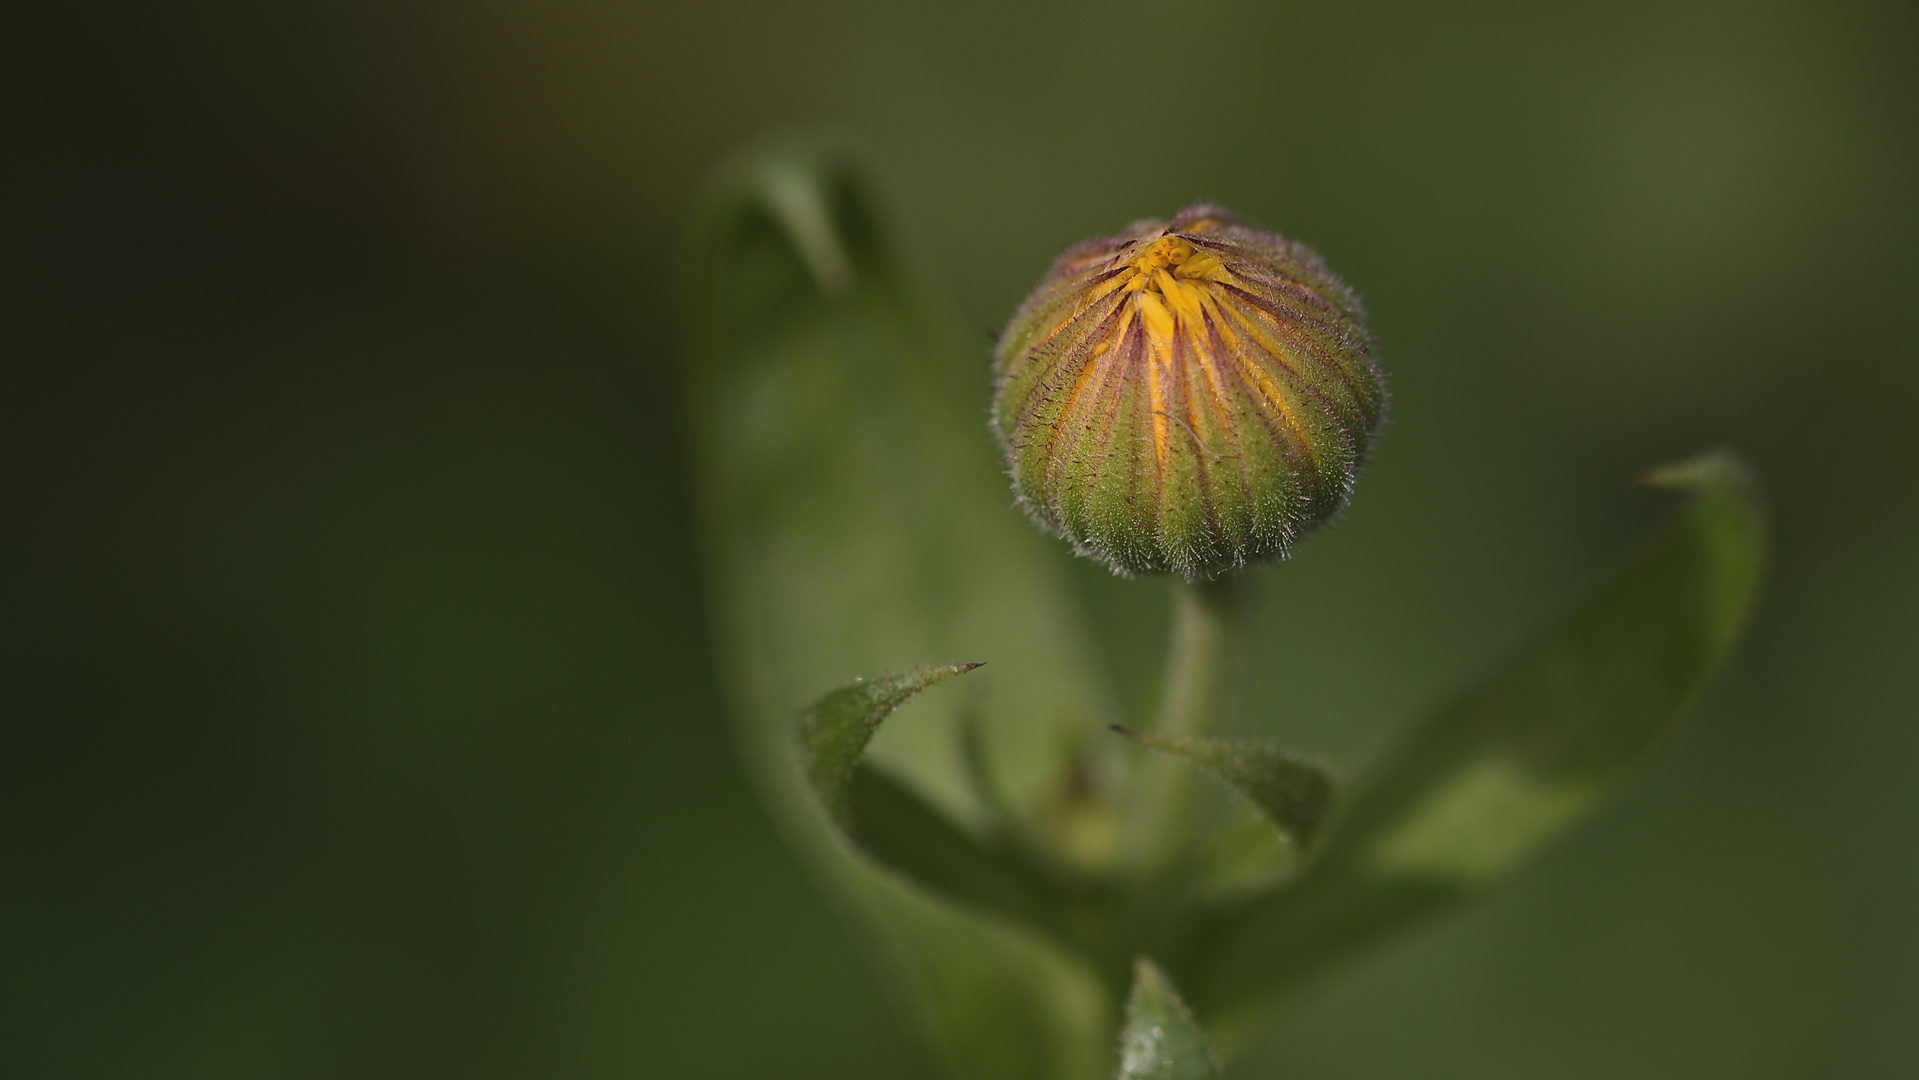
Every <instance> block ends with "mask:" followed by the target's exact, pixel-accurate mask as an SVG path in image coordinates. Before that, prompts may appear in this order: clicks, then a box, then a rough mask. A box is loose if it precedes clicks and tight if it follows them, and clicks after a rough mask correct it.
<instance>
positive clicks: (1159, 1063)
mask: <svg viewBox="0 0 1919 1080" xmlns="http://www.w3.org/2000/svg"><path fill="white" fill-rule="evenodd" d="M1116 1075H1117V1080H1213V1078H1215V1077H1217V1076H1219V1063H1218V1061H1217V1060H1215V1059H1214V1057H1213V1051H1212V1049H1211V1048H1210V1047H1209V1046H1207V1045H1206V1033H1205V1032H1204V1031H1202V1030H1200V1026H1199V1024H1198V1022H1197V1021H1195V1020H1194V1019H1193V1011H1192V1010H1191V1009H1189V1008H1187V1007H1186V1002H1184V1001H1182V1000H1180V996H1179V993H1178V991H1176V990H1174V989H1173V982H1172V980H1171V979H1168V978H1167V977H1166V973H1165V972H1163V971H1161V970H1160V969H1159V966H1158V965H1156V964H1154V963H1153V962H1152V961H1151V960H1148V959H1146V958H1145V957H1143V956H1142V957H1140V958H1139V959H1138V960H1136V961H1134V963H1133V992H1132V993H1131V994H1130V995H1128V996H1127V998H1126V1026H1125V1027H1124V1028H1122V1029H1121V1031H1120V1036H1119V1072H1118V1073H1117V1074H1116Z"/></svg>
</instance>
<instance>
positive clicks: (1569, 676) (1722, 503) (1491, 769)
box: [1179, 453, 1764, 1018]
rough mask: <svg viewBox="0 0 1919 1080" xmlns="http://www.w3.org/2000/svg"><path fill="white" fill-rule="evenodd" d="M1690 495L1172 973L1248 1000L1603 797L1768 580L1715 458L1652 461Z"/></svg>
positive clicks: (1443, 897)
mask: <svg viewBox="0 0 1919 1080" xmlns="http://www.w3.org/2000/svg"><path fill="white" fill-rule="evenodd" d="M1648 481H1649V482H1650V483H1653V484H1656V485H1659V486H1666V487H1675V488H1681V489H1687V490H1690V491H1691V493H1692V496H1693V497H1692V500H1691V503H1690V505H1688V506H1687V507H1686V508H1685V509H1684V510H1683V511H1682V512H1681V513H1680V514H1679V515H1678V517H1677V519H1676V520H1675V521H1674V522H1673V523H1672V524H1671V525H1670V526H1668V527H1667V528H1666V529H1665V530H1664V531H1663V532H1662V533H1661V534H1660V535H1658V536H1657V537H1656V538H1655V539H1654V540H1653V541H1652V542H1651V543H1650V544H1648V545H1647V546H1646V547H1644V548H1643V549H1641V550H1640V551H1639V552H1638V553H1637V555H1635V556H1634V557H1633V558H1632V559H1630V560H1629V561H1628V562H1626V563H1625V564H1624V565H1623V566H1621V567H1620V568H1619V569H1618V570H1617V571H1616V572H1615V573H1614V574H1613V575H1612V576H1611V577H1610V578H1608V579H1607V580H1606V581H1604V582H1603V583H1602V584H1601V585H1600V586H1599V587H1598V588H1597V589H1596V590H1595V591H1594V592H1593V593H1591V594H1590V595H1589V596H1588V597H1587V598H1586V599H1585V600H1584V601H1583V602H1582V603H1580V604H1579V605H1578V606H1577V607H1576V608H1574V609H1573V611H1572V612H1571V613H1570V614H1568V615H1567V616H1565V617H1564V618H1562V619H1561V620H1560V621H1559V622H1558V623H1556V624H1554V625H1553V626H1551V627H1549V628H1548V629H1547V630H1546V631H1545V632H1543V633H1542V634H1540V635H1539V636H1538V637H1537V638H1535V639H1534V640H1533V642H1532V643H1531V644H1529V645H1527V646H1525V647H1524V648H1522V649H1520V650H1519V652H1518V653H1517V655H1515V656H1513V657H1512V658H1511V659H1510V660H1509V661H1508V662H1507V663H1505V664H1504V665H1503V666H1501V667H1500V668H1498V669H1497V670H1496V671H1494V672H1493V673H1492V674H1491V675H1490V676H1488V677H1487V678H1485V679H1484V680H1482V681H1481V682H1480V683H1479V684H1478V685H1476V686H1474V687H1472V688H1471V689H1470V690H1468V691H1467V692H1466V693H1465V694H1464V695H1462V696H1461V697H1459V698H1458V699H1457V700H1455V701H1454V702H1453V703H1452V704H1451V705H1450V706H1448V707H1447V708H1445V709H1443V710H1441V711H1440V712H1439V713H1438V714H1437V715H1435V716H1434V717H1432V718H1431V719H1430V720H1428V721H1427V722H1425V723H1423V724H1421V725H1419V726H1417V727H1415V728H1413V729H1412V730H1411V731H1410V732H1409V733H1408V734H1407V736H1406V737H1405V738H1404V739H1402V740H1401V741H1400V742H1399V743H1398V744H1397V745H1395V746H1394V747H1392V748H1391V750H1390V751H1389V752H1388V753H1386V754H1385V755H1384V756H1383V757H1382V758H1380V759H1379V760H1378V761H1376V762H1374V763H1373V765H1372V767H1371V768H1370V769H1367V770H1364V771H1362V772H1361V773H1360V774H1359V775H1358V776H1357V777H1356V779H1355V782H1354V783H1353V784H1352V785H1351V787H1350V788H1349V790H1350V791H1351V795H1350V796H1349V798H1348V801H1347V804H1346V808H1345V810H1344V812H1343V814H1342V816H1341V817H1340V819H1339V820H1338V821H1337V822H1336V823H1335V827H1334V830H1333V832H1332V834H1331V835H1330V836H1329V837H1328V839H1327V840H1326V842H1325V843H1324V844H1323V845H1322V848H1321V850H1320V852H1319V856H1318V858H1317V859H1316V860H1315V862H1314V863H1313V864H1312V865H1311V867H1310V868H1309V870H1308V872H1307V873H1305V874H1304V875H1303V876H1302V877H1300V878H1299V879H1297V881H1296V882H1294V883H1292V884H1291V885H1289V886H1288V887H1286V888H1283V889H1281V890H1280V891H1277V892H1275V893H1271V894H1268V895H1266V896H1264V897H1260V898H1255V899H1252V900H1249V901H1246V902H1244V903H1242V904H1239V905H1236V906H1234V907H1232V908H1228V909H1226V910H1224V911H1221V912H1219V913H1218V914H1217V915H1215V916H1214V917H1212V918H1211V919H1210V920H1209V921H1208V922H1207V924H1206V925H1204V926H1203V927H1202V928H1201V930H1200V932H1199V933H1198V935H1197V940H1196V943H1195V945H1194V948H1193V950H1192V951H1191V952H1190V953H1188V954H1186V956H1185V958H1184V959H1185V960H1186V961H1187V962H1186V963H1185V964H1184V965H1182V967H1181V968H1180V969H1179V970H1180V973H1181V979H1182V982H1183V983H1184V985H1185V986H1186V987H1187V988H1188V990H1189V991H1190V992H1191V994H1192V996H1193V1000H1194V1001H1195V1002H1197V1003H1198V1004H1199V1005H1200V1007H1201V1008H1203V1009H1206V1010H1208V1013H1209V1015H1212V1016H1215V1017H1216V1018H1220V1017H1223V1015H1224V1014H1226V1013H1228V1012H1229V1011H1235V1010H1236V1011H1237V1012H1236V1015H1237V1016H1239V1017H1243V1018H1250V1016H1251V1013H1250V1011H1249V1010H1251V1009H1252V1008H1254V1007H1256V1006H1257V1005H1258V1004H1259V1003H1262V1002H1264V1001H1266V1000H1268V999H1270V998H1272V997H1274V996H1276V995H1277V994H1280V993H1282V992H1284V991H1286V990H1288V989H1290V988H1292V987H1293V986H1295V985H1296V984H1297V983H1298V982H1299V981H1301V980H1302V979H1304V978H1305V977H1306V976H1308V975H1311V974H1313V973H1315V972H1317V971H1319V970H1320V969H1323V968H1325V967H1326V966H1328V965H1329V964H1331V963H1333V962H1335V961H1337V960H1339V959H1341V958H1343V957H1346V956H1348V955H1350V954H1351V953H1353V952H1354V951H1355V950H1357V949H1360V948H1362V947H1364V946H1365V945H1367V944H1370V943H1372V942H1374V941H1376V940H1378V939H1379V938H1381V937H1382V936H1384V935H1386V934H1388V933H1390V932H1392V931H1395V930H1398V929H1400V928H1402V927H1404V926H1406V925H1408V924H1410V923H1413V922H1415V921H1417V920H1419V919H1421V918H1424V917H1427V916H1429V915H1431V914H1432V913H1434V912H1436V911H1438V910H1440V909H1442V908H1444V907H1445V906H1446V905H1448V904H1449V903H1451V902H1453V901H1455V900H1457V899H1459V898H1461V897H1463V896H1465V895H1468V894H1470V893H1472V892H1474V891H1476V890H1478V889H1479V888H1481V887H1483V886H1484V885H1486V884H1487V883H1488V882H1490V881H1491V880H1493V879H1494V878H1495V877H1497V876H1498V875H1499V874H1501V873H1503V872H1504V871H1506V870H1507V869H1509V868H1510V867H1512V866H1513V865H1514V864H1515V863H1517V862H1518V861H1519V860H1520V859H1522V858H1523V857H1525V856H1526V855H1528V854H1530V853H1531V852H1533V851H1535V850H1537V849H1538V848H1539V847H1540V846H1541V845H1543V844H1545V843H1546V842H1547V841H1549V840H1550V839H1552V838H1553V837H1554V836H1556V835H1558V834H1559V833H1561V832H1562V831H1564V830H1565V829H1566V828H1567V827H1569V826H1570V825H1572V824H1573V823H1574V822H1575V821H1577V820H1578V819H1579V818H1581V817H1583V816H1584V815H1585V814H1586V813H1587V812H1588V811H1590V810H1591V809H1592V808H1593V807H1594V806H1595V805H1597V804H1598V803H1599V802H1600V801H1601V800H1603V799H1604V798H1606V797H1607V796H1608V795H1609V794H1611V793H1612V791H1613V790H1614V789H1616V788H1617V787H1618V786H1619V784H1620V783H1621V782H1622V781H1623V780H1624V779H1625V778H1626V776H1627V775H1628V774H1629V773H1630V772H1631V770H1632V768H1633V767H1634V766H1635V765H1636V764H1637V763H1638V762H1639V760H1640V759H1641V758H1642V757H1643V756H1644V755H1645V753H1646V752H1647V751H1648V749H1650V748H1651V747H1652V746H1653V745H1654V744H1655V743H1656V742H1657V741H1658V740H1659V737H1660V736H1661V735H1663V734H1664V733H1665V732H1666V731H1667V730H1669V729H1670V728H1671V727H1672V726H1673V724H1674V722H1675V721H1677V720H1678V719H1679V718H1680V717H1681V716H1682V715H1683V714H1684V713H1685V711H1686V709H1687V707H1688V706H1689V705H1690V704H1691V703H1692V701H1693V700H1694V699H1695V698H1696V697H1697V696H1698V694H1699V691H1700V689H1701V688H1702V687H1703V686H1704V685H1705V683H1706V681H1707V680H1708V679H1709V678H1710V677H1711V675H1712V674H1713V672H1714V671H1715V670H1717V669H1718V667H1719V666H1720V664H1721V663H1722V662H1723V661H1724V660H1725V658H1726V657H1727V655H1728V654H1729V652H1730V651H1731V649H1732V646H1733V643H1734V641H1735V639H1736V638H1737V637H1738V634H1739V631H1740V628H1741V626H1742V625H1743V624H1744V621H1745V618H1746V613H1747V610H1748V608H1749V607H1750V604H1751V601H1752V597H1753V594H1754V592H1755V589H1756V587H1757V585H1758V582H1759V576H1760V569H1761V564H1762V561H1763V552H1764V527H1763V520H1762V514H1761V510H1760V507H1759V502H1758V499H1757V497H1756V495H1755V492H1754V487H1753V484H1752V482H1751V480H1750V479H1749V475H1748V473H1747V471H1746V469H1745V467H1744V466H1743V465H1742V464H1741V463H1740V462H1739V461H1738V460H1737V459H1736V458H1734V457H1732V456H1731V455H1730V454H1726V453H1714V454H1709V455H1706V456H1703V457H1700V458H1696V459H1694V460H1692V461H1688V462H1682V463H1680V464H1678V465H1675V466H1669V467H1666V468H1663V469H1659V470H1655V471H1654V472H1653V473H1651V474H1649V475H1648Z"/></svg>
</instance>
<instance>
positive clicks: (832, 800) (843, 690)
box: [793, 664, 980, 828]
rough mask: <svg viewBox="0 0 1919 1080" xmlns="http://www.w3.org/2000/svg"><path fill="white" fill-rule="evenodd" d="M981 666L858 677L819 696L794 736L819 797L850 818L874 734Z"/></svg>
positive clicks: (797, 722) (832, 811) (838, 816)
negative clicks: (856, 781)
mask: <svg viewBox="0 0 1919 1080" xmlns="http://www.w3.org/2000/svg"><path fill="white" fill-rule="evenodd" d="M979 666H980V665H979V664H945V665H942V666H940V667H925V668H919V669H917V670H914V671H908V672H905V673H903V674H899V675H882V676H880V677H878V678H875V679H855V680H853V681H852V682H850V683H847V684H846V685H845V686H840V687H835V688H834V689H832V690H828V691H827V692H826V693H824V694H821V695H820V696H819V697H817V698H815V699H813V700H812V701H811V702H809V703H808V704H807V705H806V706H805V707H803V708H802V709H800V711H799V714H798V715H797V716H796V717H795V718H794V722H793V735H794V740H795V741H796V742H797V743H798V745H799V753H800V762H801V764H802V766H803V767H804V768H805V770H806V780H807V783H809V784H811V785H812V787H813V795H814V797H815V798H817V799H819V801H820V806H821V807H822V808H823V809H825V811H826V812H827V814H828V815H829V816H831V817H832V818H833V820H834V821H835V822H837V823H839V825H840V826H841V827H842V828H844V827H845V826H846V822H847V801H848V800H847V791H848V789H850V788H851V787H852V784H853V772H854V770H855V769H856V768H857V767H858V766H859V763H860V757H861V756H862V755H864V754H865V753H866V744H867V743H869V742H872V741H873V733H874V732H876V731H878V730H879V728H880V724H881V723H883V722H885V720H886V718H887V717H889V716H891V715H893V710H895V709H897V708H899V707H900V706H901V705H904V704H906V703H907V702H908V701H911V700H912V699H913V698H914V697H916V696H918V694H919V692H920V691H922V690H924V689H926V688H927V687H929V686H934V685H937V684H939V683H942V682H945V681H946V680H947V679H950V678H952V677H953V676H955V675H959V674H963V673H965V672H968V671H972V670H973V669H974V668H977V667H979Z"/></svg>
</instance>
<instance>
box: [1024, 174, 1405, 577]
mask: <svg viewBox="0 0 1919 1080" xmlns="http://www.w3.org/2000/svg"><path fill="white" fill-rule="evenodd" d="M994 383H995V394H994V399H993V428H994V431H995V433H996V434H997V435H998V436H999V440H1000V445H1001V446H1002V448H1003V449H1004V451H1005V454H1006V460H1007V468H1008V471H1009V472H1010V473H1011V475H1012V478H1013V490H1014V492H1015V494H1016V495H1017V496H1018V500H1019V503H1020V505H1021V506H1023V507H1024V508H1025V509H1026V512H1027V513H1028V515H1030V516H1031V517H1032V518H1033V520H1034V521H1035V522H1036V523H1038V524H1039V525H1040V526H1041V527H1042V528H1044V529H1046V530H1048V531H1050V532H1053V533H1056V534H1057V535H1059V536H1062V537H1064V538H1065V539H1067V540H1068V541H1071V543H1072V544H1073V547H1074V548H1075V550H1077V551H1078V552H1079V553H1080V554H1082V555H1087V556H1091V557H1092V558H1095V559H1098V560H1100V561H1101V562H1104V563H1105V564H1106V565H1107V566H1109V567H1111V568H1112V570H1113V572H1114V573H1117V574H1120V575H1123V576H1132V575H1134V574H1151V573H1175V574H1180V575H1182V576H1184V577H1185V578H1186V579H1187V580H1189V581H1194V580H1200V579H1206V578H1211V577H1214V576H1215V575H1218V574H1220V573H1222V572H1226V571H1230V570H1236V569H1238V568H1240V567H1242V566H1244V565H1245V564H1247V563H1249V562H1261V561H1274V560H1279V559H1284V558H1285V557H1286V556H1287V555H1288V554H1290V553H1291V551H1292V547H1293V544H1294V542H1295V541H1296V540H1298V538H1299V537H1300V535H1301V534H1302V533H1304V532H1306V531H1307V530H1309V529H1311V528H1313V527H1314V526H1317V525H1319V524H1320V523H1322V522H1324V521H1325V520H1326V519H1328V518H1330V517H1331V516H1333V515H1334V514H1335V513H1337V512H1338V511H1339V510H1340V508H1341V507H1343V506H1344V505H1345V504H1346V498H1347V496H1348V494H1349V493H1350V492H1351V491H1352V486H1353V481H1354V479H1355V477H1356V476H1357V474H1358V471H1359V468H1360V466H1361V465H1362V464H1363V463H1364V461H1365V459H1366V456H1367V454H1368V452H1369V451H1370V450H1371V448H1372V442H1373V436H1374V434H1375V433H1376V432H1377V431H1378V429H1379V422H1380V418H1381V416H1382V415H1383V414H1384V412H1385V408H1386V386H1385V379H1384V376H1383V375H1382V374H1381V372H1380V370H1379V367H1378V365H1377V364H1376V363H1375V361H1374V359H1373V355H1372V338H1371V336H1370V335H1369V334H1368V333H1367V332H1366V325H1365V319H1364V314H1363V313H1362V312H1361V310H1360V305H1359V300H1358V298H1357V297H1355V296H1354V295H1353V293H1352V291H1351V290H1349V289H1348V288H1347V287H1346V285H1345V283H1343V282H1341V281H1340V280H1339V278H1338V277H1335V276H1334V275H1333V273H1332V272H1331V271H1330V270H1328V269H1326V266H1325V264H1324V263H1322V262H1321V261H1320V259H1319V256H1318V255H1316V254H1314V253H1313V252H1312V251H1311V250H1310V249H1309V248H1307V247H1306V246H1305V245H1303V244H1299V243H1296V242H1294V241H1291V240H1288V239H1286V238H1285V237H1283V236H1279V235H1277V234H1275V233H1268V232H1261V231H1259V230H1257V229H1252V228H1248V227H1246V226H1244V225H1241V224H1239V223H1238V222H1237V221H1236V220H1234V219H1233V217H1232V215H1230V214H1228V213H1227V212H1225V211H1224V210H1222V209H1220V208H1219V207H1216V206H1193V207H1188V208H1187V209H1185V210H1182V211H1180V212H1179V213H1178V214H1177V215H1175V216H1174V217H1173V219H1172V220H1171V221H1170V222H1159V221H1144V222H1140V223H1138V224H1135V225H1134V226H1133V227H1131V228H1130V229H1128V230H1127V231H1126V232H1125V233H1123V234H1121V235H1120V236H1116V237H1111V238H1105V239H1098V240H1088V241H1086V242H1085V243H1082V244H1080V245H1078V246H1076V247H1073V248H1071V249H1069V250H1068V251H1067V252H1066V253H1065V254H1063V255H1061V256H1060V257H1059V260H1058V261H1057V262H1055V263H1054V264H1053V268H1052V270H1051V271H1050V272H1049V273H1048V274H1047V275H1046V278H1045V279H1044V280H1042V281H1041V282H1040V284H1039V287H1038V288H1036V289H1034V290H1033V293H1032V295H1031V296H1029V297H1027V299H1026V302H1025V303H1024V304H1023V305H1021V306H1020V309H1019V311H1017V312H1016V313H1014V315H1013V319H1012V322H1011V323H1009V324H1008V325H1007V327H1006V330H1005V332H1004V333H1003V334H1001V335H1000V339H999V345H998V347H997V349H995V351H994Z"/></svg>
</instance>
